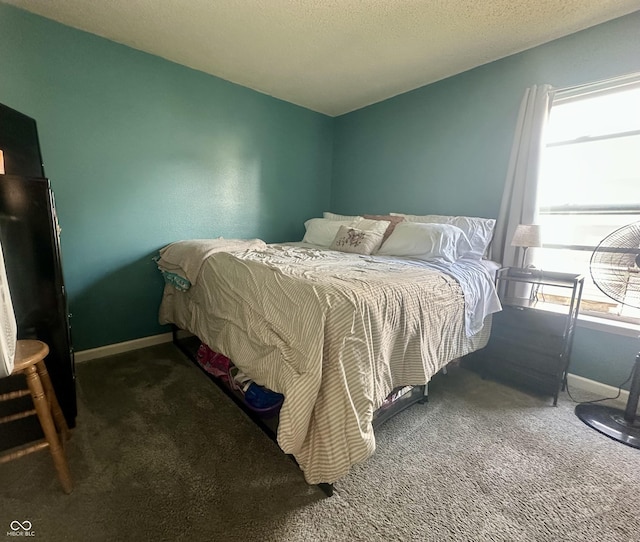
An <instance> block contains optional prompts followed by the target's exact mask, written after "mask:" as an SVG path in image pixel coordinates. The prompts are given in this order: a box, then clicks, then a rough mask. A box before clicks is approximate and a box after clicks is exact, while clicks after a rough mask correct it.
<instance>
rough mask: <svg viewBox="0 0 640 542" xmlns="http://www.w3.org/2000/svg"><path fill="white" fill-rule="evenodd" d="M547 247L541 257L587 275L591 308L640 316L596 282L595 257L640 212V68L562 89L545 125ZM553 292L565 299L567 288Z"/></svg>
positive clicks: (542, 188)
mask: <svg viewBox="0 0 640 542" xmlns="http://www.w3.org/2000/svg"><path fill="white" fill-rule="evenodd" d="M538 190H539V192H538V212H539V219H538V222H539V223H540V224H541V225H542V232H543V248H542V249H538V250H537V252H536V256H535V263H536V265H537V266H538V267H540V268H542V269H548V270H552V271H566V272H581V273H584V275H585V288H584V291H583V296H582V310H581V312H583V313H586V314H593V315H597V316H606V317H609V318H616V319H622V320H629V321H632V322H640V309H636V308H633V307H629V306H627V305H622V304H620V303H618V302H616V301H614V300H613V299H611V298H610V297H608V296H606V295H605V294H603V293H602V292H601V291H600V290H599V289H598V288H597V287H596V286H595V284H594V283H593V281H592V279H591V275H590V273H589V261H590V259H591V254H592V252H593V250H594V249H595V248H596V247H597V246H598V244H599V242H600V241H601V240H602V239H603V238H604V237H606V236H607V235H608V234H610V233H611V232H613V231H614V230H616V229H618V228H620V227H622V226H624V225H626V224H629V223H631V222H635V221H639V220H640V76H638V77H635V78H626V79H625V80H624V82H623V83H622V84H618V85H617V86H614V87H613V88H612V87H609V88H606V87H604V88H603V87H602V86H601V88H598V87H597V86H595V87H592V88H591V89H577V90H575V89H574V90H573V91H565V92H563V91H559V92H558V93H557V94H556V96H555V98H554V100H553V103H552V107H551V112H550V115H549V122H548V125H547V130H546V132H545V141H544V149H543V152H542V158H541V169H540V179H539V186H538ZM545 300H546V301H550V302H552V303H565V302H566V300H565V299H564V298H563V297H562V294H561V293H560V292H554V291H552V290H549V291H545Z"/></svg>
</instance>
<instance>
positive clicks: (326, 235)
mask: <svg viewBox="0 0 640 542" xmlns="http://www.w3.org/2000/svg"><path fill="white" fill-rule="evenodd" d="M351 222H353V221H352V220H346V221H340V220H328V219H326V218H310V219H309V220H307V221H306V222H305V223H304V227H305V228H306V233H305V234H304V238H303V239H302V240H303V241H304V242H305V243H311V244H312V245H318V246H321V247H328V246H330V245H331V243H332V242H333V240H334V239H335V237H336V234H337V233H338V230H339V229H340V226H348V225H349V224H351Z"/></svg>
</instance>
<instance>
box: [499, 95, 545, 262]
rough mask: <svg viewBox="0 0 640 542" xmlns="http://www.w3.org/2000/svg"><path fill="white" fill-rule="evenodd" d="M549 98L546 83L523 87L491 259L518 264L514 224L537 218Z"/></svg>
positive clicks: (529, 221)
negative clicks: (541, 158)
mask: <svg viewBox="0 0 640 542" xmlns="http://www.w3.org/2000/svg"><path fill="white" fill-rule="evenodd" d="M552 98H553V89H552V87H551V86H550V85H534V86H532V87H531V88H528V89H527V90H526V91H525V93H524V98H523V99H522V104H521V105H520V113H519V114H518V123H517V125H516V131H515V137H514V140H513V146H512V147H511V158H510V160H509V169H508V170H507V178H506V182H505V187H504V192H503V194H502V203H501V204H500V214H499V215H498V220H497V223H496V231H495V234H494V238H493V243H492V252H491V259H492V260H494V261H497V262H502V265H504V266H518V265H519V264H520V261H518V260H517V259H516V257H517V256H518V254H517V252H516V250H517V248H516V247H512V246H511V239H512V238H513V232H514V231H515V229H516V227H517V226H518V224H534V223H535V221H536V218H537V212H538V203H537V199H538V198H537V192H538V172H539V169H540V155H541V153H542V146H543V133H544V129H545V126H546V124H547V119H548V117H549V110H550V108H551V101H552ZM529 253H531V251H529ZM529 256H530V254H527V257H529ZM527 263H529V262H525V265H526V264H527Z"/></svg>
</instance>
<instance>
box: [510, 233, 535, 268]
mask: <svg viewBox="0 0 640 542" xmlns="http://www.w3.org/2000/svg"><path fill="white" fill-rule="evenodd" d="M511 246H512V247H521V248H523V249H524V250H523V251H522V265H521V266H520V267H521V268H523V269H524V266H525V265H526V262H527V250H529V248H531V247H541V246H542V236H541V232H540V226H539V225H538V224H519V225H518V227H517V228H516V231H515V232H514V233H513V239H512V240H511Z"/></svg>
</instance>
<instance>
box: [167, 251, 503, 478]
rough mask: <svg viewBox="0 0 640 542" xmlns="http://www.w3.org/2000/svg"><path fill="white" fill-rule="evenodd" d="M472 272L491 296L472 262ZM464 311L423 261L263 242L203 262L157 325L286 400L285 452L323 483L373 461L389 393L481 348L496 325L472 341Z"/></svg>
mask: <svg viewBox="0 0 640 542" xmlns="http://www.w3.org/2000/svg"><path fill="white" fill-rule="evenodd" d="M474 274H475V275H476V279H477V281H479V282H481V283H483V284H484V282H486V283H487V284H485V285H484V286H483V287H482V288H479V289H478V291H488V292H491V291H493V290H492V281H491V279H490V277H489V274H488V273H487V272H486V270H485V269H484V268H483V267H482V266H481V265H479V264H477V263H476V264H473V263H469V264H468V266H466V267H465V271H464V275H465V276H469V275H474ZM467 288H468V286H467ZM474 297H475V296H474ZM479 301H480V303H479V305H480V306H483V307H491V306H495V305H494V304H493V303H491V302H490V300H487V299H480V300H479ZM476 302H478V300H477V299H476ZM465 310H466V309H465V295H464V292H463V288H462V286H461V284H460V282H459V280H458V279H456V278H454V277H453V276H452V275H451V274H447V273H445V272H443V271H442V270H439V269H435V268H432V267H429V265H426V264H425V263H424V262H415V261H404V260H402V259H398V258H395V259H394V258H384V257H378V256H361V255H356V254H346V253H341V252H336V251H331V250H324V249H316V248H311V247H304V246H291V245H268V246H267V247H266V248H264V249H262V250H243V251H236V252H218V253H215V254H212V255H210V256H208V257H207V258H206V259H205V261H203V263H202V265H201V268H200V271H199V275H198V277H197V280H196V281H195V283H194V284H192V286H191V287H190V288H189V289H188V290H187V291H179V290H177V289H176V288H174V287H173V286H171V285H167V286H166V287H165V291H164V295H163V299H162V303H161V307H160V321H161V323H163V324H169V323H172V324H176V325H177V326H179V327H180V328H182V329H186V330H188V331H190V332H191V333H193V334H195V335H197V336H198V337H199V338H200V339H201V340H202V341H203V342H204V343H206V344H207V345H209V346H210V347H211V348H212V349H214V350H216V351H218V352H221V353H223V354H224V355H226V356H228V357H229V358H231V359H232V360H233V361H234V363H235V364H236V365H237V366H238V367H239V368H240V369H241V370H242V371H243V372H244V373H246V374H247V375H249V376H251V378H252V379H253V380H254V381H256V382H257V383H258V384H260V385H263V386H266V387H267V388H269V389H271V390H273V391H276V392H278V393H282V394H283V395H284V396H285V401H284V404H283V405H282V408H281V411H280V421H279V425H278V435H277V440H278V444H279V445H280V447H281V448H282V450H283V451H284V452H286V453H289V454H292V455H293V456H294V457H295V459H296V461H297V462H298V464H299V465H300V467H301V469H302V470H303V471H304V475H305V479H306V480H307V481H308V482H309V483H312V484H317V483H333V482H335V481H337V480H338V479H339V478H341V477H342V476H344V475H345V474H346V473H347V472H348V471H349V469H350V467H351V466H352V465H354V464H355V463H358V462H361V461H364V460H365V459H367V458H368V457H369V456H370V455H371V454H373V452H374V450H375V435H374V432H373V426H372V420H373V414H374V411H375V410H377V409H378V408H379V407H380V406H381V405H382V404H383V402H384V401H385V399H386V398H387V397H388V395H389V394H390V393H391V391H392V390H394V389H395V388H397V387H400V386H406V385H420V384H426V383H427V382H428V381H429V380H430V379H431V377H432V376H433V375H434V374H435V373H436V372H438V371H439V370H440V369H441V368H442V367H443V366H445V365H446V364H447V363H448V362H449V361H450V360H452V359H454V358H458V357H461V356H463V355H465V354H467V353H469V352H472V351H474V350H477V349H479V348H482V347H483V346H485V345H486V343H487V340H488V337H489V333H490V318H489V317H488V315H485V318H484V325H482V326H481V328H480V330H479V331H477V332H476V333H473V334H469V333H467V328H466V323H465V322H466V321H467V320H468V319H467V318H465Z"/></svg>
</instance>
